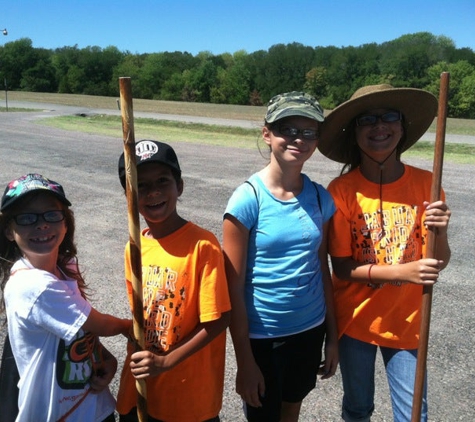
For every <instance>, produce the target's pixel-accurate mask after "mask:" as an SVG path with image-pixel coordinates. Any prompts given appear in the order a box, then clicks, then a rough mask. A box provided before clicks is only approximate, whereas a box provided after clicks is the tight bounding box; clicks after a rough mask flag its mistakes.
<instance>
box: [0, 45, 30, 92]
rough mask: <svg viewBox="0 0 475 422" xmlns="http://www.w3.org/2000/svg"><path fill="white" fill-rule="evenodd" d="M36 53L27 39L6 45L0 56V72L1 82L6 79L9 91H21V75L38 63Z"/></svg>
mask: <svg viewBox="0 0 475 422" xmlns="http://www.w3.org/2000/svg"><path fill="white" fill-rule="evenodd" d="M38 59H39V57H38V52H37V50H36V49H34V48H33V45H32V41H31V39H29V38H21V39H19V40H16V41H13V42H9V43H6V44H5V45H4V46H3V49H2V51H1V55H0V71H1V72H2V75H1V76H2V81H3V79H4V78H6V79H7V83H8V87H9V89H11V90H16V89H21V79H22V74H23V72H25V71H26V70H28V69H30V68H34V67H35V66H36V64H37V62H38Z"/></svg>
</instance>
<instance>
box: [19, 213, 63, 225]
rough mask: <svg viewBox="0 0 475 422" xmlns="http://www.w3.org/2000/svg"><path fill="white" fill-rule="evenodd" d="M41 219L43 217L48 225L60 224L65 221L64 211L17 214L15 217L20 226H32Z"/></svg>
mask: <svg viewBox="0 0 475 422" xmlns="http://www.w3.org/2000/svg"><path fill="white" fill-rule="evenodd" d="M39 217H41V218H42V219H43V220H44V221H46V222H47V223H59V222H60V221H63V220H64V219H65V215H64V211H61V210H56V211H46V212H43V213H34V212H29V213H24V214H17V215H15V216H14V217H13V219H14V220H15V223H17V224H18V225H19V226H31V225H32V224H35V223H36V222H37V221H38V218H39Z"/></svg>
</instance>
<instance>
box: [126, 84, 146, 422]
mask: <svg viewBox="0 0 475 422" xmlns="http://www.w3.org/2000/svg"><path fill="white" fill-rule="evenodd" d="M119 87H120V110H121V115H122V133H123V139H124V161H125V191H126V194H127V210H128V212H127V215H128V223H129V245H130V261H131V268H132V280H131V281H132V290H133V306H134V312H133V328H134V337H135V339H136V341H137V343H138V345H139V346H140V349H141V350H144V348H145V341H144V329H143V327H144V315H143V293H142V254H141V245H140V222H139V211H138V193H137V163H136V161H135V133H134V112H133V106H132V88H131V84H130V78H119ZM136 386H137V416H138V419H139V421H140V422H145V421H147V419H148V417H147V386H146V383H145V380H137V381H136Z"/></svg>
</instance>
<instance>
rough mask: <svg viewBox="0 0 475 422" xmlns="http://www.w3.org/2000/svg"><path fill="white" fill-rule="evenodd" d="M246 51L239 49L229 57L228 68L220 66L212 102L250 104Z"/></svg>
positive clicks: (212, 90)
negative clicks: (245, 60)
mask: <svg viewBox="0 0 475 422" xmlns="http://www.w3.org/2000/svg"><path fill="white" fill-rule="evenodd" d="M246 55H247V53H246V52H245V51H242V50H241V51H237V52H236V53H234V55H233V56H231V57H228V60H227V61H226V63H227V68H226V69H223V68H221V67H218V71H217V75H216V85H215V86H213V87H212V88H211V93H210V94H211V102H213V103H222V104H248V103H249V100H250V93H249V71H248V70H247V69H246V66H245V62H244V58H245V56H246Z"/></svg>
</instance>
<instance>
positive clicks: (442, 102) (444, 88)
mask: <svg viewBox="0 0 475 422" xmlns="http://www.w3.org/2000/svg"><path fill="white" fill-rule="evenodd" d="M449 76H450V74H449V73H448V72H443V73H442V74H441V75H440V92H439V110H438V113H437V131H436V136H435V147H434V165H433V171H432V185H431V192H430V202H431V203H432V202H435V201H438V200H439V199H440V190H441V184H442V183H441V182H442V166H443V162H444V146H445V125H446V121H447V102H448V91H449ZM436 247H437V231H436V230H429V232H428V234H427V254H426V255H427V258H434V257H435V252H436ZM432 287H433V286H432V285H430V286H424V287H423V290H422V306H421V329H420V334H419V348H418V352H417V366H416V376H415V380H414V397H413V400H412V416H411V422H418V421H420V420H421V411H422V400H423V397H424V382H425V374H426V369H427V349H428V345H429V327H430V314H431V307H432Z"/></svg>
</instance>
